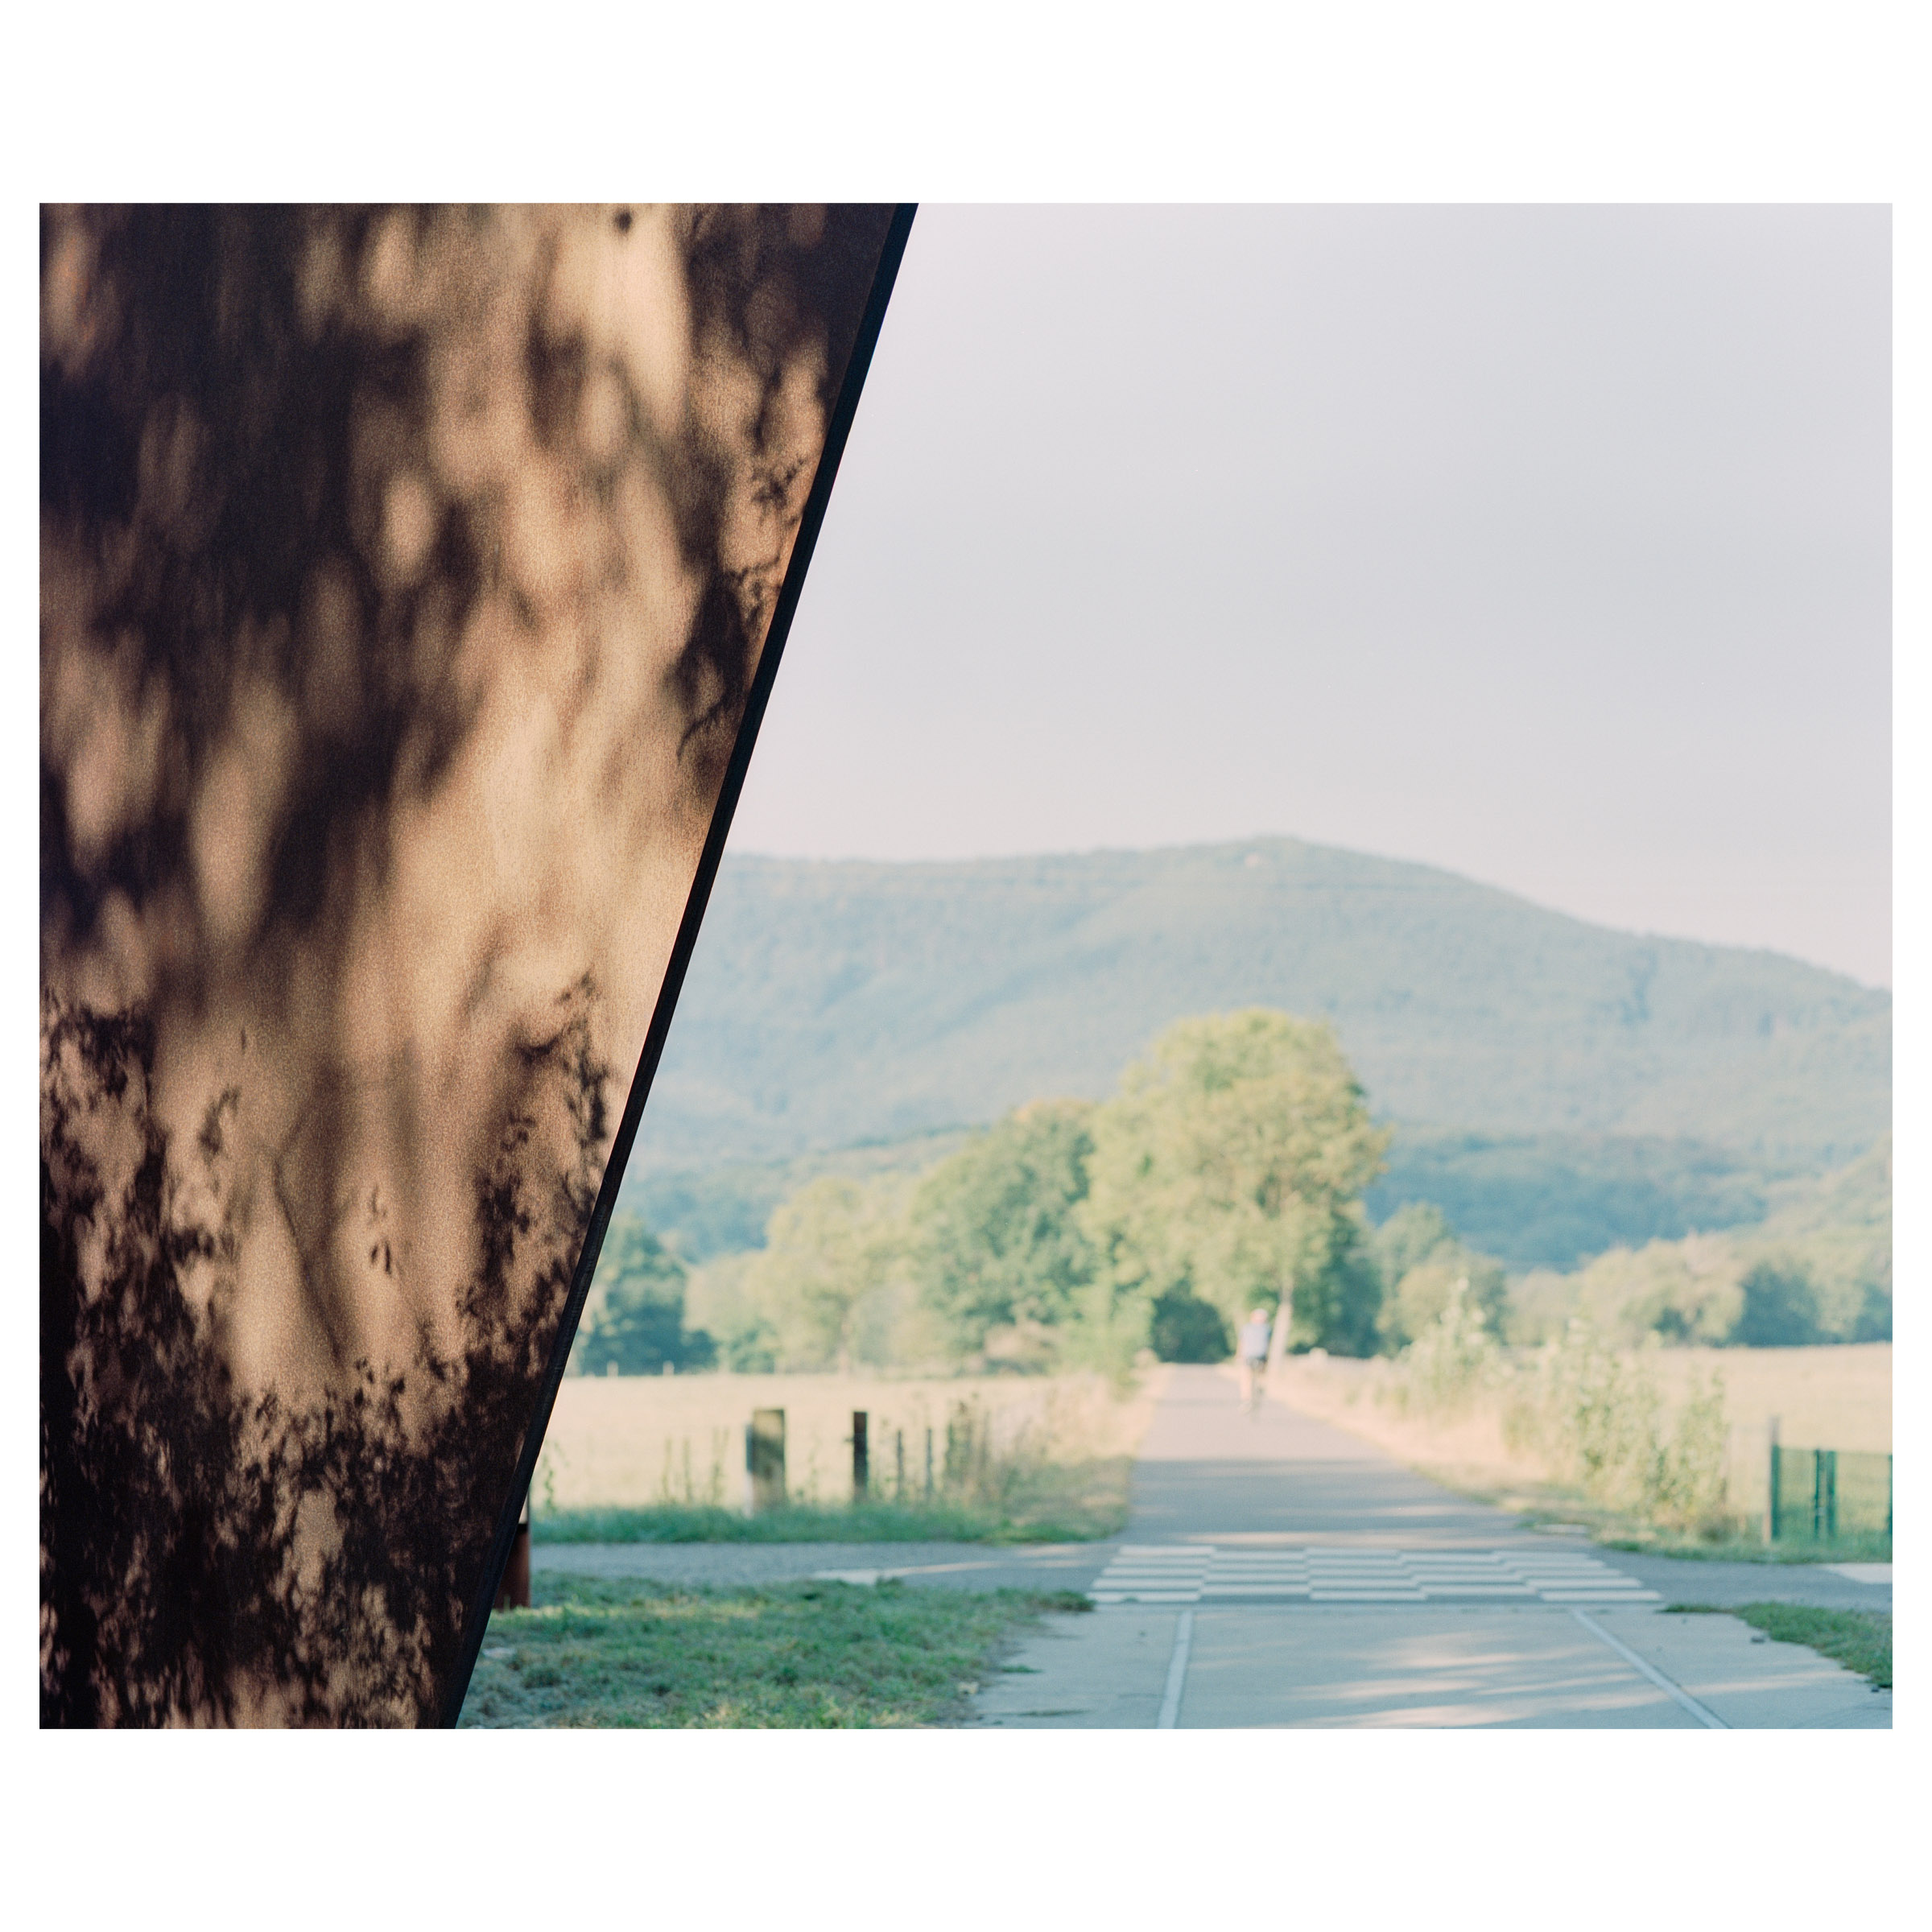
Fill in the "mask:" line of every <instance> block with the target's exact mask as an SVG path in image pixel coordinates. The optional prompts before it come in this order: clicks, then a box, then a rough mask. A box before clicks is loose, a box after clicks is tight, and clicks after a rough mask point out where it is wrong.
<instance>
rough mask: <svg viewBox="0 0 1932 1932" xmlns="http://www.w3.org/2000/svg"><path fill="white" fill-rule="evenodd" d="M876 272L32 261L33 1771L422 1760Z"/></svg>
mask: <svg viewBox="0 0 1932 1932" xmlns="http://www.w3.org/2000/svg"><path fill="white" fill-rule="evenodd" d="M909 221H910V211H909V210H900V211H897V212H896V213H895V211H894V209H892V208H889V207H824V208H819V207H811V208H770V207H745V208H642V207H638V208H594V209H593V208H564V209H551V208H509V209H469V208H464V209H415V208H406V209H390V210H374V209H365V208H299V209H298V208H245V209H224V208H163V207H148V208H130V209H109V208H73V209H48V210H47V211H45V212H44V213H43V219H42V230H41V235H42V242H41V469H40V477H41V484H40V506H41V508H40V526H41V592H40V597H41V621H40V725H41V740H40V741H41V861H40V880H41V921H40V935H41V938H40V958H41V1063H40V1064H41V1140H40V1147H41V1199H42V1229H41V1271H40V1361H41V1418H40V1426H41V1512H40V1525H41V1529H40V1575H41V1626H40V1636H41V1649H40V1670H41V1694H42V1715H43V1721H44V1722H48V1723H55V1724H89V1723H94V1724H162V1723H189V1724H419V1723H433V1722H437V1721H443V1720H447V1719H450V1718H452V1716H453V1715H454V1711H455V1708H456V1702H457V1701H458V1700H459V1699H460V1695H461V1692H462V1689H463V1686H464V1682H465V1681H466V1680H467V1677H468V1673H469V1666H470V1662H471V1661H472V1659H473V1653H474V1649H475V1645H476V1642H477V1640H478V1637H479V1636H480V1633H481V1618H482V1616H483V1614H484V1613H485V1612H486V1611H487V1609H488V1606H489V1592H490V1591H491V1590H492V1589H493V1587H494V1585H495V1582H496V1578H497V1574H498V1573H499V1572H500V1571H501V1568H502V1561H503V1558H504V1557H505V1556H506V1554H507V1552H508V1548H509V1542H510V1533H511V1530H512V1529H513V1527H514V1518H515V1513H516V1509H517V1505H518V1499H519V1497H520V1495H521V1489H520V1486H519V1478H520V1477H526V1475H527V1468H528V1464H529V1461H530V1458H531V1457H533V1456H534V1455H535V1448H536V1443H535V1439H534V1438H535V1434H536V1433H537V1432H538V1431H539V1430H540V1428H541V1425H542V1422H543V1419H544V1418H545V1417H546V1416H547V1412H548V1406H549V1402H550V1400H551V1397H552V1395H553V1394H554V1392H555V1377H556V1375H557V1374H558V1373H560V1370H561V1364H562V1360H563V1356H564V1349H565V1348H566V1346H567V1345H568V1340H569V1335H568V1332H567V1331H568V1327H569V1326H570V1325H571V1324H572V1323H574V1320H575V1315H576V1307H577V1306H578V1305H580V1302H581V1298H582V1294H583V1292H584V1288H585V1287H586V1286H587V1285H588V1280H589V1276H590V1271H591V1269H592V1265H594V1261H595V1258H596V1254H595V1250H596V1248H597V1243H598V1241H600V1240H601V1231H602V1225H603V1221H604V1220H605V1218H606V1217H607V1216H608V1213H609V1198H610V1195H611V1191H612V1187H613V1185H614V1181H615V1178H616V1175H615V1172H614V1170H613V1166H612V1162H613V1151H614V1153H615V1154H616V1155H617V1160H618V1162H619V1163H621V1156H622V1154H623V1152H624V1151H625V1149H626V1148H627V1147H628V1144H629V1137H630V1133H633V1132H634V1129H635V1125H636V1117H637V1108H638V1106H640V1105H641V1104H642V1097H643V1090H644V1088H646V1086H647V1084H648V1079H649V1075H650V1071H651V1070H652V1068H653V1067H654V1063H655V1059H656V1055H657V1053H658V1051H660V1050H661V1047H662V1044H663V1031H664V1029H665V1027H666V1026H667V1024H668V1018H669V1007H670V1003H671V1001H672V999H674V998H675V993H676V987H677V982H678V980H679V977H680V976H681V972H682V965H683V960H684V959H685V958H686V957H687V956H688V952H689V946H690V942H691V938H692V937H693V936H694V935H695V932H696V920H697V918H698V916H699V914H700V912H701V910H702V906H703V900H704V894H705V891H706V890H708V878H709V873H710V871H711V869H713V868H715V865H716V853H717V849H718V847H719V845H720V843H721V840H722V836H723V830H724V824H725V820H726V819H727V818H728V816H729V809H730V806H731V804H732V803H733V800H734V799H735V796H736V791H737V785H738V784H739V783H740V782H741V779H742V776H743V769H744V761H745V758H747V757H748V756H749V741H750V737H751V734H752V733H753V732H754V731H755V729H756V726H757V722H758V714H759V712H760V711H761V710H762V704H763V700H764V694H765V692H766V691H767V690H768V689H769V683H770V673H771V671H772V670H773V669H774V667H775V662H776V654H777V648H778V645H780V644H782V633H783V628H784V625H785V624H786V621H788V618H789V613H790V609H791V605H792V604H793V603H794V602H795V599H796V596H797V580H798V577H799V574H800V572H802V570H803V565H804V563H805V561H806V559H807V556H808V555H809V551H810V547H811V539H812V536H813V535H814V534H815V528H816V523H817V519H818V518H819V517H820V516H821V515H822V514H823V510H824V496H825V493H826V491H827V490H828V489H829V487H830V475H831V470H832V467H833V466H834V465H835V464H836V457H837V453H838V449H839V447H840V444H841V443H842V440H843V436H844V429H845V427H847V426H848V424H849V422H850V418H851V411H852V407H854V406H855V404H856V401H857V388H858V384H859V382H860V381H861V380H862V378H863V374H864V369H865V363H866V361H867V360H868V359H869V355H870V351H871V343H872V341H873V339H874V338H875V337H876V335H877V328H878V323H879V320H880V316H881V313H882V310H883V305H884V303H885V300H886V295H887V293H888V292H889V291H890V282H891V277H892V274H893V271H894V268H895V267H896V265H897V262H898V254H899V252H900V250H902V248H903V246H904V241H905V233H906V225H907V223H908V222H909ZM822 459H823V460H822ZM774 619H775V622H774Z"/></svg>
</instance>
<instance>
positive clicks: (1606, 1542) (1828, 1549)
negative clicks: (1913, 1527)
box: [1593, 1525, 1892, 1563]
mask: <svg viewBox="0 0 1932 1932" xmlns="http://www.w3.org/2000/svg"><path fill="white" fill-rule="evenodd" d="M1593 1534H1596V1541H1597V1542H1600V1543H1601V1544H1602V1545H1603V1546H1604V1548H1605V1549H1607V1550H1632V1551H1634V1552H1636V1553H1637V1554H1641V1555H1645V1556H1687V1557H1699V1558H1703V1559H1704V1560H1705V1561H1707V1562H1715V1563H1890V1562H1891V1560H1892V1539H1891V1538H1890V1537H1889V1536H1841V1537H1839V1538H1837V1539H1836V1540H1835V1542H1784V1541H1779V1542H1775V1543H1767V1542H1765V1541H1764V1539H1763V1538H1761V1537H1748V1536H1731V1537H1723V1538H1689V1537H1673V1536H1670V1535H1666V1534H1663V1533H1662V1532H1651V1531H1647V1530H1641V1529H1636V1530H1633V1529H1629V1528H1628V1527H1626V1526H1621V1525H1612V1526H1610V1527H1608V1528H1607V1529H1605V1530H1603V1531H1602V1532H1600V1533H1593Z"/></svg>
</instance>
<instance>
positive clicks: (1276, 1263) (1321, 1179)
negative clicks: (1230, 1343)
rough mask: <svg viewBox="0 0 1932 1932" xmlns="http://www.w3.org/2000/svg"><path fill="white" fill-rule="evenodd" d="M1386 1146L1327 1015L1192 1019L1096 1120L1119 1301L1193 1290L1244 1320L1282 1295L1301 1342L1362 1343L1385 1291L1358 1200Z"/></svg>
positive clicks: (1093, 1209)
mask: <svg viewBox="0 0 1932 1932" xmlns="http://www.w3.org/2000/svg"><path fill="white" fill-rule="evenodd" d="M1387 1145H1388V1135H1387V1133H1385V1131H1384V1130H1382V1129H1378V1128H1377V1126H1376V1125H1374V1124H1373V1121H1371V1120H1370V1119H1369V1110H1368V1107H1367V1104H1366V1103H1365V1101H1364V1099H1363V1096H1362V1090H1361V1088H1360V1085H1359V1084H1358V1083H1357V1082H1356V1078H1355V1075H1354V1074H1353V1072H1352V1071H1351V1069H1350V1067H1349V1065H1348V1061H1347V1059H1345V1058H1344V1055H1343V1053H1342V1051H1341V1048H1340V1045H1339V1044H1338V1043H1337V1042H1336V1040H1335V1034H1334V1033H1333V1031H1332V1030H1331V1028H1330V1027H1329V1026H1327V1024H1326V1023H1325V1022H1320V1021H1312V1020H1302V1019H1296V1018H1291V1017H1290V1015H1288V1014H1286V1013H1275V1012H1272V1011H1270V1010H1269V1009H1265V1008H1259V1007H1255V1008H1249V1009H1246V1010H1245V1011H1241V1012H1236V1013H1224V1014H1209V1015H1206V1016H1203V1017H1202V1018H1195V1019H1188V1020H1183V1021H1181V1022H1179V1023H1178V1024H1177V1025H1175V1026H1170V1028H1168V1029H1167V1030H1166V1032H1165V1033H1163V1034H1161V1035H1160V1037H1159V1038H1158V1039H1156V1040H1155V1042H1154V1044H1153V1046H1152V1047H1150V1049H1149V1051H1148V1052H1147V1054H1146V1057H1145V1058H1144V1059H1141V1060H1139V1061H1137V1062H1136V1063H1135V1064H1134V1065H1133V1066H1132V1067H1129V1069H1128V1070H1127V1072H1126V1074H1125V1076H1124V1077H1123V1079H1122V1081H1121V1092H1120V1095H1119V1097H1118V1098H1117V1099H1116V1100H1113V1101H1112V1102H1110V1103H1109V1104H1108V1105H1106V1106H1105V1107H1104V1108H1100V1110H1099V1112H1098V1113H1097V1114H1096V1117H1095V1120H1094V1125H1093V1153H1092V1158H1091V1160H1090V1162H1089V1164H1088V1171H1089V1176H1090V1187H1089V1192H1088V1199H1087V1202H1086V1204H1085V1209H1084V1222H1085V1225H1086V1228H1087V1230H1088V1237H1089V1239H1090V1240H1091V1241H1092V1242H1093V1244H1094V1245H1095V1247H1096V1249H1097V1250H1098V1251H1099V1253H1100V1257H1101V1261H1102V1265H1103V1267H1104V1269H1106V1270H1107V1271H1108V1274H1110V1276H1111V1279H1112V1283H1113V1287H1114V1289H1115V1290H1116V1293H1117V1295H1125V1296H1129V1297H1133V1298H1138V1299H1141V1300H1142V1301H1143V1302H1145V1303H1146V1304H1148V1305H1151V1303H1152V1302H1153V1301H1154V1300H1155V1299H1156V1298H1159V1297H1160V1296H1162V1295H1163V1294H1166V1293H1168V1292H1170V1291H1171V1290H1173V1289H1174V1288H1176V1287H1177V1286H1186V1287H1187V1288H1188V1289H1189V1290H1191V1292H1192V1293H1193V1294H1195V1295H1196V1296H1198V1297H1199V1298H1200V1299H1202V1300H1203V1301H1206V1302H1210V1303H1212V1305H1213V1306H1214V1307H1216V1309H1218V1310H1219V1311H1220V1313H1221V1315H1222V1316H1223V1317H1224V1319H1226V1320H1227V1321H1228V1323H1230V1325H1231V1326H1236V1327H1238V1326H1239V1324H1240V1323H1241V1321H1242V1320H1243V1319H1245V1316H1246V1314H1247V1312H1248V1311H1249V1309H1250V1308H1252V1307H1276V1306H1278V1305H1279V1304H1281V1303H1283V1302H1286V1303H1287V1304H1288V1305H1289V1307H1290V1311H1291V1319H1292V1322H1293V1328H1292V1330H1291V1334H1292V1336H1293V1339H1294V1340H1295V1341H1297V1342H1298V1343H1301V1344H1304V1345H1305V1344H1308V1343H1311V1342H1320V1343H1322V1344H1323V1345H1325V1346H1327V1345H1334V1344H1340V1345H1342V1346H1344V1347H1348V1348H1356V1347H1360V1346H1361V1345H1363V1344H1365V1343H1368V1342H1369V1341H1370V1340H1371V1338H1372V1335H1373V1316H1374V1302H1375V1300H1376V1298H1377V1292H1378V1286H1379V1285H1378V1283H1377V1278H1376V1276H1375V1272H1374V1270H1373V1267H1372V1266H1369V1265H1367V1263H1366V1260H1365V1257H1363V1255H1362V1253H1361V1249H1360V1242H1361V1232H1362V1224H1361V1221H1360V1210H1359V1206H1358V1203H1359V1200H1360V1195H1361V1191H1362V1190H1363V1189H1364V1187H1366V1186H1367V1185H1368V1184H1369V1182H1370V1181H1372V1180H1373V1179H1374V1178H1375V1175H1376V1174H1377V1172H1378V1171H1379V1170H1380V1168H1381V1161H1382V1156H1383V1153H1384V1151H1385V1149H1386V1147H1387Z"/></svg>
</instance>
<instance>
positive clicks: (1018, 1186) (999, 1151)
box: [909, 1100, 1094, 1356]
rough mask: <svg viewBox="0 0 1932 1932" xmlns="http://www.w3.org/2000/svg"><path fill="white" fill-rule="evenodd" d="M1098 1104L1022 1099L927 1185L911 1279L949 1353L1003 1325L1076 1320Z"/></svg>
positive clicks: (917, 1198) (1085, 1275) (914, 1234)
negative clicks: (1026, 1103) (1083, 1209)
mask: <svg viewBox="0 0 1932 1932" xmlns="http://www.w3.org/2000/svg"><path fill="white" fill-rule="evenodd" d="M1093 1111H1094V1109H1093V1108H1092V1105H1091V1104H1088V1102H1086V1101H1084V1100H1042V1101H1038V1102H1036V1103H1034V1104H1033V1105H1032V1106H1030V1107H1022V1108H1020V1109H1019V1110H1018V1112H1017V1113H1010V1114H1009V1115H1008V1116H1007V1117H1005V1119H1004V1120H1003V1121H1001V1122H1000V1123H999V1124H998V1125H997V1126H995V1127H993V1129H991V1130H990V1131H989V1132H988V1133H984V1134H981V1135H980V1136H979V1137H977V1138H976V1139H975V1140H973V1141H970V1142H968V1145H967V1146H964V1148H962V1149H961V1150H960V1151H959V1152H958V1153H957V1154H954V1155H953V1156H952V1158H951V1159H949V1160H946V1161H943V1162H940V1164H939V1166H937V1167H936V1168H935V1169H934V1170H933V1171H932V1172H931V1174H928V1175H927V1177H926V1179H925V1180H924V1181H923V1182H922V1183H920V1185H919V1191H918V1192H917V1193H916V1194H915V1195H914V1199H913V1204H912V1211H911V1232H910V1253H909V1261H910V1271H911V1276H912V1280H913V1282H914V1286H916V1288H917V1290H918V1291H919V1295H920V1298H921V1299H922V1300H923V1302H924V1303H925V1304H926V1306H927V1307H928V1308H929V1309H931V1311H932V1312H933V1314H934V1315H935V1317H936V1318H937V1320H938V1322H939V1324H940V1327H941V1331H942V1332H943V1335H944V1337H945V1340H946V1344H947V1348H948V1349H949V1351H950V1352H952V1354H954V1355H956V1356H968V1355H972V1354H975V1353H976V1352H978V1351H980V1350H981V1349H983V1348H985V1346H986V1339H987V1336H988V1335H989V1333H990V1332H991V1331H993V1330H995V1329H997V1328H1006V1327H1022V1326H1028V1325H1030V1326H1034V1327H1042V1328H1048V1329H1055V1330H1058V1329H1060V1328H1062V1327H1064V1326H1065V1325H1066V1324H1067V1323H1068V1322H1069V1321H1070V1320H1071V1319H1073V1317H1074V1315H1075V1311H1076V1309H1077V1307H1078V1305H1079V1302H1080V1294H1081V1292H1082V1290H1084V1288H1085V1287H1086V1286H1088V1283H1089V1282H1091V1281H1092V1275H1093V1267H1094V1253H1093V1249H1092V1244H1091V1243H1090V1242H1089V1241H1088V1238H1087V1236H1086V1232H1085V1231H1084V1228H1082V1227H1081V1225H1080V1220H1079V1215H1078V1209H1079V1208H1080V1203H1081V1202H1082V1201H1083V1200H1084V1199H1086V1196H1087V1162H1088V1157H1089V1156H1090V1155H1091V1154H1092V1151H1093V1137H1092V1131H1091V1129H1090V1125H1089V1123H1090V1121H1091V1119H1092V1114H1093Z"/></svg>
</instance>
